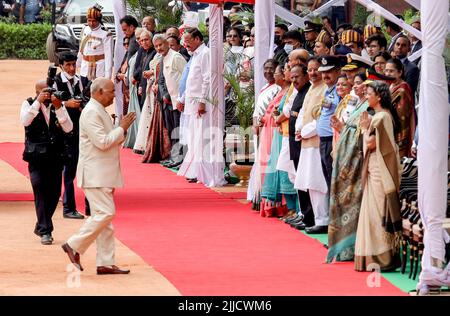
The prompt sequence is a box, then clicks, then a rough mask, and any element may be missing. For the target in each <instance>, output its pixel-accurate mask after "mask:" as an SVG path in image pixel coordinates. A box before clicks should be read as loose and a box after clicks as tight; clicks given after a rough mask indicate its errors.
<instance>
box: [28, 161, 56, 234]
mask: <svg viewBox="0 0 450 316" xmlns="http://www.w3.org/2000/svg"><path fill="white" fill-rule="evenodd" d="M62 169H63V164H62V162H55V161H47V162H39V163H37V162H30V163H29V164H28V171H29V173H30V180H31V186H32V187H33V193H34V204H35V208H36V217H37V223H36V227H35V230H34V232H35V234H37V235H39V236H42V235H45V234H51V233H52V232H53V222H52V217H53V214H54V213H55V210H56V207H57V206H58V202H59V197H60V196H61V182H62Z"/></svg>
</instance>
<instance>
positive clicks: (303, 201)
mask: <svg viewBox="0 0 450 316" xmlns="http://www.w3.org/2000/svg"><path fill="white" fill-rule="evenodd" d="M289 151H290V154H291V159H292V161H293V162H294V167H295V170H296V171H297V168H298V163H299V160H300V152H301V142H295V143H293V142H291V141H290V146H289ZM297 194H298V201H299V204H300V210H301V212H302V214H303V216H304V218H303V223H305V225H306V226H307V227H310V226H314V225H315V222H314V211H313V208H312V204H311V199H310V198H309V192H305V191H302V190H298V191H297Z"/></svg>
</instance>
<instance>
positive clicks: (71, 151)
mask: <svg viewBox="0 0 450 316" xmlns="http://www.w3.org/2000/svg"><path fill="white" fill-rule="evenodd" d="M55 84H56V89H57V90H58V91H66V92H69V93H70V94H71V95H72V98H73V97H75V96H80V95H81V90H82V89H83V86H82V85H80V84H75V85H74V81H73V82H67V81H65V80H63V78H62V77H61V74H58V75H57V76H56V78H55ZM69 85H70V86H71V87H72V89H70V88H69ZM66 109H67V112H68V113H69V116H70V119H71V120H72V123H73V130H72V132H70V133H68V134H65V135H64V150H65V157H66V159H65V160H64V171H63V175H64V195H63V212H64V213H65V214H68V213H72V212H74V211H76V209H77V207H76V202H75V187H74V184H73V181H74V180H75V177H76V174H77V164H78V155H79V152H80V150H79V138H80V116H81V111H80V109H74V108H66ZM85 205H86V214H87V215H89V214H90V209H89V203H88V201H87V199H85Z"/></svg>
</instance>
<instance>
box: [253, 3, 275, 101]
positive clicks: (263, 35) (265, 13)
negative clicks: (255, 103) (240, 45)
mask: <svg viewBox="0 0 450 316" xmlns="http://www.w3.org/2000/svg"><path fill="white" fill-rule="evenodd" d="M274 37H275V1H273V0H256V2H255V72H254V75H255V79H254V80H255V92H256V98H255V100H257V99H258V94H259V92H260V91H261V89H262V87H263V86H264V82H265V79H264V69H263V68H264V62H265V61H266V60H267V59H269V58H272V57H273V48H274Z"/></svg>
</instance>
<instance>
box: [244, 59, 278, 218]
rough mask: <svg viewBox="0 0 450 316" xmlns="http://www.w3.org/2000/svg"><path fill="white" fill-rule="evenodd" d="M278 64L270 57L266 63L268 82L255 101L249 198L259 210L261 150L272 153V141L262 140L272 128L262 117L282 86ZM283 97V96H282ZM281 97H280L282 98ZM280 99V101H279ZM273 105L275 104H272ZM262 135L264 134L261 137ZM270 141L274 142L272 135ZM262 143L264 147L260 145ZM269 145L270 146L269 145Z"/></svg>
mask: <svg viewBox="0 0 450 316" xmlns="http://www.w3.org/2000/svg"><path fill="white" fill-rule="evenodd" d="M277 66H278V62H277V61H276V60H274V59H268V60H267V61H266V62H265V63H264V78H265V79H266V81H267V84H266V85H265V86H264V87H263V88H262V89H261V91H260V92H259V94H258V99H257V100H256V103H255V108H254V111H253V126H252V132H253V146H254V151H255V163H254V164H253V167H252V171H251V172H250V180H249V182H248V190H247V200H248V201H252V209H253V210H255V211H258V212H259V208H260V202H261V172H262V171H261V170H262V169H261V164H260V155H259V152H260V150H263V151H264V152H267V153H268V154H267V155H269V154H270V143H264V142H261V141H260V140H261V139H266V138H267V137H266V135H265V133H267V132H270V133H272V130H270V131H265V130H263V125H262V123H261V119H262V118H263V117H264V115H265V113H266V111H267V109H268V108H269V106H270V104H271V103H272V102H273V100H274V99H275V98H276V97H277V95H278V92H280V90H281V87H280V86H279V85H277V84H276V83H275V78H274V73H275V70H276V68H277ZM281 97H282V96H281ZM281 97H280V98H281ZM279 102H280V101H278V103H279ZM272 106H273V105H272ZM260 135H264V137H261V136H260ZM270 142H272V135H270ZM261 144H262V146H263V147H260V146H261ZM267 146H269V147H267Z"/></svg>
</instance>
